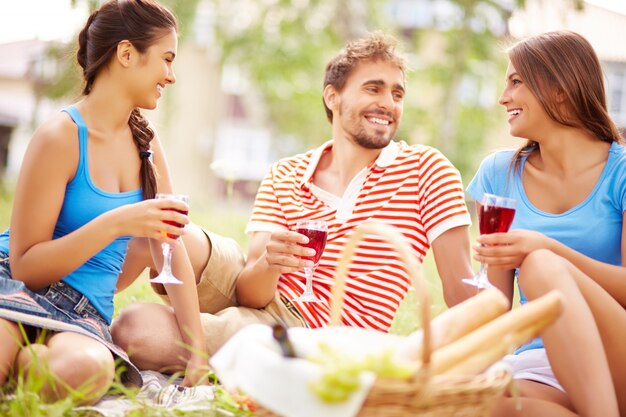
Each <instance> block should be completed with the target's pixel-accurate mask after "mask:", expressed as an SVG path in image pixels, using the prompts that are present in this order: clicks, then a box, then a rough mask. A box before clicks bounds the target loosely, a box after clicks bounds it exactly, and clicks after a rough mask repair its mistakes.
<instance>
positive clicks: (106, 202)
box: [0, 106, 143, 324]
mask: <svg viewBox="0 0 626 417" xmlns="http://www.w3.org/2000/svg"><path fill="white" fill-rule="evenodd" d="M64 111H66V112H67V113H68V114H69V115H70V117H71V118H72V120H73V121H74V123H76V125H77V126H78V144H79V149H80V156H79V161H78V167H77V169H76V174H75V175H74V178H73V179H72V181H70V182H69V183H68V184H67V187H66V188H65V197H64V199H63V206H62V207H61V212H60V213H59V218H58V220H57V223H56V225H55V227H54V233H53V236H52V238H53V239H58V238H60V237H62V236H65V235H67V234H69V233H71V232H73V231H74V230H76V229H78V228H80V227H82V226H83V225H85V224H87V223H88V222H90V221H92V220H93V219H95V218H96V217H98V216H100V215H101V214H103V213H106V212H107V211H110V210H112V209H114V208H117V207H120V206H123V205H125V204H133V203H138V202H140V201H141V200H142V199H143V195H142V190H141V189H137V190H133V191H128V192H123V193H110V192H107V191H104V190H101V189H100V188H98V187H96V185H95V184H94V183H93V182H92V181H91V174H90V173H89V163H88V157H87V155H88V153H87V135H88V130H87V126H86V125H85V122H84V120H83V118H82V117H81V115H80V113H79V112H78V109H76V107H74V106H70V107H68V108H66V109H65V110H64ZM130 238H131V237H130V236H122V237H119V238H117V239H115V240H114V241H113V242H111V243H110V244H109V245H108V246H106V247H105V248H104V249H102V250H101V251H100V252H98V253H97V254H95V255H94V256H93V257H92V258H90V259H89V260H88V261H87V262H85V263H84V264H83V265H81V266H80V267H78V268H77V269H76V270H74V271H73V272H72V273H70V274H69V275H67V276H66V277H64V278H63V279H62V280H61V281H63V282H64V283H66V284H68V285H70V286H71V287H72V288H74V289H76V290H77V291H79V292H81V293H82V294H83V295H84V296H85V297H87V299H88V300H89V301H90V302H91V304H92V305H93V306H94V308H95V309H96V310H98V312H99V313H100V314H101V315H102V317H104V319H105V320H107V322H108V323H109V324H110V323H111V320H112V318H113V295H114V294H115V288H116V285H117V278H118V276H119V274H120V272H121V271H122V265H123V263H124V258H125V257H126V250H127V249H128V241H129V240H130ZM0 251H2V252H5V253H9V230H6V231H5V232H4V233H2V234H1V235H0ZM67 256H71V253H70V254H67Z"/></svg>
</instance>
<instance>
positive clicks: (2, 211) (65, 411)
mask: <svg viewBox="0 0 626 417" xmlns="http://www.w3.org/2000/svg"><path fill="white" fill-rule="evenodd" d="M10 212H11V194H10V193H8V192H7V191H6V190H4V189H2V188H0V230H4V229H5V228H6V227H7V226H8V224H9V221H10ZM249 212H250V209H249V207H233V205H232V204H230V205H221V206H220V205H216V206H215V207H213V208H212V209H210V210H209V209H206V210H203V209H201V208H197V209H196V210H194V209H192V212H191V214H190V216H191V218H192V220H193V221H194V222H195V223H197V224H200V225H202V226H204V227H206V228H207V229H209V230H211V231H214V232H216V233H219V234H221V235H225V236H230V237H232V238H234V239H236V240H237V241H238V242H239V243H240V245H241V246H242V248H244V250H245V248H246V247H247V238H246V236H245V234H244V227H245V223H246V221H247V219H248V216H249ZM424 275H425V277H426V278H427V281H428V286H429V288H430V296H431V299H432V306H431V311H432V315H433V316H435V315H437V314H439V313H440V312H441V311H443V310H445V308H446V307H445V303H444V302H443V299H442V291H441V284H440V282H439V279H438V276H437V272H436V268H435V264H434V260H433V258H432V255H430V254H429V255H428V256H427V257H426V259H425V262H424ZM114 301H115V315H117V314H118V313H119V310H120V309H122V308H123V307H125V306H127V305H129V304H131V303H134V302H138V301H144V302H145V301H149V302H160V299H159V298H158V296H157V295H156V294H155V293H154V292H153V291H152V289H151V288H150V286H149V284H148V280H147V274H143V275H142V276H141V277H140V278H139V279H138V280H137V281H136V282H135V283H133V284H132V285H131V286H130V287H129V288H127V289H126V290H125V291H122V292H121V293H120V294H117V295H116V296H115V300H114ZM417 312H418V309H417V300H416V296H415V293H414V292H413V291H411V292H409V294H408V296H407V298H406V299H405V301H404V302H403V303H402V304H401V306H400V309H399V311H398V314H397V316H396V319H395V320H394V323H393V325H392V329H391V331H392V332H394V333H397V334H408V333H410V332H411V331H413V330H415V329H417V328H418V327H420V324H419V323H420V320H419V317H418V313H417ZM25 384H26V385H24V384H22V385H20V384H17V386H14V387H13V388H15V389H14V390H11V396H8V394H7V392H8V391H7V390H6V389H5V390H0V415H11V416H15V417H22V416H23V417H26V416H28V417H38V416H58V417H65V416H75V415H78V414H77V413H76V412H75V411H74V410H73V406H72V403H71V401H69V400H64V401H60V402H58V403H55V404H49V405H45V404H43V403H41V401H40V400H39V397H38V395H37V394H36V392H37V389H35V388H34V387H32V386H29V385H28V383H25ZM114 388H115V389H118V390H119V391H121V392H126V393H128V394H129V395H130V396H132V391H130V392H129V391H128V390H127V389H125V388H123V387H122V386H121V385H119V384H115V386H114ZM139 415H141V416H148V417H156V416H160V417H169V416H172V417H173V416H185V417H189V416H195V415H200V414H198V413H190V412H186V413H182V412H180V411H176V412H175V411H172V410H162V409H149V408H144V409H141V410H140V411H135V412H133V413H130V414H129V416H139ZM202 415H206V414H202Z"/></svg>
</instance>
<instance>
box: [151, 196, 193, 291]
mask: <svg viewBox="0 0 626 417" xmlns="http://www.w3.org/2000/svg"><path fill="white" fill-rule="evenodd" d="M154 198H157V199H170V200H179V201H184V202H185V203H189V197H188V196H186V195H184V194H164V193H157V195H156V196H155V197H154ZM164 210H173V211H177V212H179V213H181V214H184V215H187V214H188V211H187V210H177V209H173V208H166V209H164ZM164 223H167V224H169V225H172V226H178V227H183V225H182V224H180V223H176V222H172V221H168V220H165V221H164ZM161 233H162V234H163V235H166V232H161ZM167 235H168V236H169V237H170V238H172V239H176V236H175V235H172V234H170V233H167ZM172 249H173V248H172V246H171V245H170V244H169V243H161V250H162V251H163V268H162V269H161V273H160V274H159V275H157V276H156V277H154V278H152V279H151V280H150V282H152V283H154V284H182V283H183V282H182V281H181V280H179V279H178V278H176V277H175V276H174V274H172Z"/></svg>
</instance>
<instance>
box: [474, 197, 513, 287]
mask: <svg viewBox="0 0 626 417" xmlns="http://www.w3.org/2000/svg"><path fill="white" fill-rule="evenodd" d="M516 203H517V202H516V200H515V199H512V198H508V197H501V196H498V195H493V194H487V193H485V194H483V199H482V201H481V203H480V204H481V205H480V214H479V223H478V226H479V230H480V234H481V235H488V234H491V233H504V232H508V231H509V227H511V223H513V217H514V216H515V205H516ZM462 281H463V282H464V283H466V284H470V285H473V286H475V287H478V288H491V287H493V284H492V283H491V282H489V278H487V265H486V264H484V263H481V264H480V270H479V271H478V274H476V275H474V276H473V277H472V278H464V279H463V280H462Z"/></svg>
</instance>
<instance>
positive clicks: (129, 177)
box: [0, 0, 208, 403]
mask: <svg viewBox="0 0 626 417" xmlns="http://www.w3.org/2000/svg"><path fill="white" fill-rule="evenodd" d="M177 45H178V40H177V23H176V19H175V17H174V15H173V14H172V13H171V12H170V11H169V10H168V9H166V8H165V7H163V6H161V5H160V4H158V3H157V2H155V1H153V0H125V1H121V0H120V1H116V0H110V1H107V2H105V3H104V4H102V6H101V7H100V8H99V9H98V10H96V11H94V12H93V13H92V14H91V16H90V17H89V19H88V20H87V23H86V25H85V27H84V28H83V30H82V31H81V33H80V36H79V48H78V53H77V58H78V63H79V64H80V66H81V67H82V72H83V76H84V78H85V88H84V90H83V94H84V97H83V98H82V99H81V100H80V101H79V102H77V103H75V104H74V105H72V106H69V107H68V108H66V109H64V111H63V112H60V113H59V114H57V115H56V116H54V117H53V118H52V119H51V120H49V121H47V122H45V123H44V124H43V125H42V126H41V127H40V128H39V129H37V131H36V132H35V134H34V135H33V138H32V140H31V141H30V144H29V146H28V149H27V150H26V154H25V156H24V161H23V163H22V167H21V171H20V175H19V180H18V183H17V187H16V192H15V200H14V206H13V211H12V213H13V214H12V218H11V227H10V231H9V230H7V231H5V232H4V233H2V234H1V235H0V385H3V384H4V383H5V382H6V381H7V380H8V379H9V377H10V376H11V375H15V376H18V375H23V376H24V377H25V378H30V377H32V376H36V377H38V378H41V381H40V383H41V385H39V384H35V385H33V386H37V387H40V390H39V393H40V395H41V396H42V397H43V399H45V400H56V399H59V398H64V397H67V396H70V395H71V396H76V395H77V393H78V396H77V397H76V398H75V399H76V401H78V402H82V403H90V402H94V401H96V400H98V399H99V398H100V397H101V396H102V395H104V393H105V392H106V391H107V390H108V388H109V387H110V386H111V382H112V381H113V378H114V375H115V359H116V358H117V359H121V360H122V362H121V363H120V364H121V365H124V367H125V371H124V373H123V374H122V377H123V378H125V379H126V380H128V381H129V382H132V383H135V384H141V376H140V374H139V373H138V371H137V369H136V368H135V367H134V366H133V365H132V364H131V363H130V362H129V361H128V357H127V356H126V354H125V353H124V352H123V351H122V350H121V349H120V348H118V347H117V346H115V345H114V344H113V342H112V340H111V335H110V333H109V325H110V323H111V319H112V315H113V295H114V293H115V291H116V285H117V280H118V276H119V274H120V272H121V268H122V265H123V263H124V258H125V256H126V251H127V247H128V241H129V239H130V238H131V237H142V238H149V240H150V245H151V246H153V248H152V249H153V250H152V254H153V257H154V262H155V264H156V265H161V264H162V262H161V251H160V249H159V245H160V243H161V242H166V243H170V244H172V245H174V246H175V249H174V251H173V263H172V265H173V268H174V274H175V275H176V276H177V277H179V278H181V279H182V280H183V284H182V285H178V286H176V285H168V286H166V288H167V291H168V294H169V296H170V299H171V304H172V306H173V308H174V311H175V313H176V319H177V324H178V326H179V328H180V334H181V335H182V338H183V340H182V343H184V344H185V345H186V346H188V347H189V349H190V352H191V353H190V355H189V358H190V359H189V361H188V362H187V369H186V370H187V373H186V376H185V379H184V381H183V385H187V386H188V385H191V384H195V383H198V382H200V381H202V380H204V377H205V375H206V371H207V357H208V355H207V354H206V346H205V344H204V337H203V334H202V328H201V326H200V315H199V311H198V301H197V294H196V289H195V278H194V274H193V270H192V268H191V265H190V263H189V259H188V256H187V253H186V250H185V247H184V244H182V243H180V242H178V244H177V239H176V238H177V237H178V236H180V235H181V234H182V233H183V229H182V228H181V227H177V226H175V224H176V223H178V224H181V225H184V224H187V223H189V220H188V218H187V216H186V215H184V214H181V213H178V212H176V211H174V210H180V211H183V212H186V211H187V210H188V206H187V204H185V203H182V202H179V201H176V200H172V199H163V200H161V199H158V200H157V199H154V198H153V197H154V196H155V193H156V191H157V190H158V191H159V192H165V193H168V192H171V188H172V186H171V182H170V177H169V172H168V168H167V164H166V161H165V157H164V155H163V150H162V148H161V144H160V143H159V140H158V137H157V136H156V134H155V132H154V130H153V129H152V128H151V127H150V126H149V124H148V122H147V120H146V119H144V117H143V116H142V115H141V113H140V112H139V108H144V109H154V108H155V107H156V105H157V101H158V99H159V98H160V97H161V94H162V93H163V90H164V88H165V86H166V85H168V84H173V83H174V82H175V81H176V78H175V76H174V72H173V68H172V63H173V61H174V57H175V56H176V50H177ZM156 173H158V175H155V174H156ZM165 221H169V222H171V223H170V224H166V223H164V222H165ZM168 234H169V236H168ZM125 284H127V283H125ZM145 325H146V326H150V325H151V323H150V322H146V323H145ZM155 331H158V329H155Z"/></svg>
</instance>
